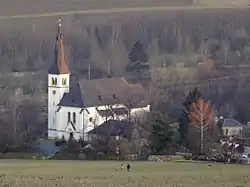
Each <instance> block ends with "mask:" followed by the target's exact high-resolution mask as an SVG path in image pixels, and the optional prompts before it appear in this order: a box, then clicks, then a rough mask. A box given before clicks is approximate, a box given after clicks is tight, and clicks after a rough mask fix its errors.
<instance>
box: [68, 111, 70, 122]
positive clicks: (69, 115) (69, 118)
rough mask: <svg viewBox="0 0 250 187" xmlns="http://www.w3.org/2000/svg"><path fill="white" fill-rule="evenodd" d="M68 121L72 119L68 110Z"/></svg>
mask: <svg viewBox="0 0 250 187" xmlns="http://www.w3.org/2000/svg"><path fill="white" fill-rule="evenodd" d="M68 121H71V119H70V112H68Z"/></svg>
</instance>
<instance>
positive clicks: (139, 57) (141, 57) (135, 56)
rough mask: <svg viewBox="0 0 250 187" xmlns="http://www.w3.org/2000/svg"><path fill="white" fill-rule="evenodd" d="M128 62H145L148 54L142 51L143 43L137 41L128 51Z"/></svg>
mask: <svg viewBox="0 0 250 187" xmlns="http://www.w3.org/2000/svg"><path fill="white" fill-rule="evenodd" d="M128 58H129V62H147V61H148V55H147V54H146V52H145V51H144V47H143V45H142V44H141V43H140V42H139V41H137V42H136V43H135V44H134V46H133V47H132V50H131V52H130V53H129V57H128Z"/></svg>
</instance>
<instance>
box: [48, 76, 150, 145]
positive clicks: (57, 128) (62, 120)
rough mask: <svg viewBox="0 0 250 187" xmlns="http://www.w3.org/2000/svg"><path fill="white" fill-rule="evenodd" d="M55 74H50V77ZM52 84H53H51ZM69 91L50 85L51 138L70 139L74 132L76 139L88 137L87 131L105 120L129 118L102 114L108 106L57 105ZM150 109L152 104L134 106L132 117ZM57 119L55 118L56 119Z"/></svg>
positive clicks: (49, 131) (49, 133)
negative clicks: (101, 111)
mask: <svg viewBox="0 0 250 187" xmlns="http://www.w3.org/2000/svg"><path fill="white" fill-rule="evenodd" d="M52 77H53V76H51V75H49V79H51V78H52ZM50 85H51V84H50ZM53 90H55V91H57V92H58V94H53V93H52V92H53ZM64 91H65V92H68V91H69V90H68V89H66V88H65V89H64V90H63V88H61V87H59V88H55V86H50V87H49V99H48V100H49V114H48V115H49V116H48V119H49V130H48V137H49V138H62V137H63V136H64V138H65V139H68V138H69V136H70V133H73V135H74V138H75V139H77V140H78V139H80V138H83V139H85V140H86V139H87V138H88V135H87V133H88V132H89V131H91V130H93V129H94V128H95V127H97V126H99V125H101V124H103V123H104V122H105V121H107V120H110V119H113V120H124V119H127V118H128V115H127V114H125V115H113V116H108V117H104V116H101V115H100V114H99V112H98V110H107V109H108V108H110V107H108V106H96V107H87V108H78V107H68V106H67V107H66V106H57V104H58V103H59V102H60V99H61V98H62V96H63V94H64ZM121 107H124V106H123V105H121V104H117V105H113V106H112V108H113V109H115V108H121ZM149 111H150V106H149V105H148V106H146V107H143V108H134V109H132V110H131V111H130V115H131V117H132V118H133V117H136V118H137V117H138V115H139V116H143V115H144V114H145V113H148V112H149ZM54 119H55V120H54Z"/></svg>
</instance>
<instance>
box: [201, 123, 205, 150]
mask: <svg viewBox="0 0 250 187" xmlns="http://www.w3.org/2000/svg"><path fill="white" fill-rule="evenodd" d="M203 142H204V123H203V122H202V123H201V154H203V149H204V143H203Z"/></svg>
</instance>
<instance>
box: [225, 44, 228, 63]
mask: <svg viewBox="0 0 250 187" xmlns="http://www.w3.org/2000/svg"><path fill="white" fill-rule="evenodd" d="M227 55H228V48H227V47H225V48H224V60H225V65H227Z"/></svg>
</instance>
